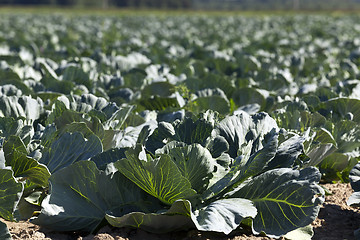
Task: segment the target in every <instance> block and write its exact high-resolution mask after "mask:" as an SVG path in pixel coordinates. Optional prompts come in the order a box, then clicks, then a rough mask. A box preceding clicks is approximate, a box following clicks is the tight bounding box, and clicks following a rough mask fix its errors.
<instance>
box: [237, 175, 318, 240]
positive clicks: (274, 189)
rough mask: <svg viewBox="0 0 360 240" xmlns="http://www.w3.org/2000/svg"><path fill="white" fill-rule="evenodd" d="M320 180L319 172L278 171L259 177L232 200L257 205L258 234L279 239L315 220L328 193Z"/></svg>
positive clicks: (255, 222)
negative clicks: (241, 199)
mask: <svg viewBox="0 0 360 240" xmlns="http://www.w3.org/2000/svg"><path fill="white" fill-rule="evenodd" d="M319 180H320V173H319V171H318V170H317V169H316V168H306V169H303V170H300V171H298V170H291V169H288V168H280V169H274V170H270V171H267V172H265V173H263V174H261V175H259V176H257V177H255V178H254V179H252V180H251V181H250V182H249V183H247V184H246V185H244V186H243V187H242V188H241V189H240V190H238V191H237V192H235V193H234V194H233V195H232V196H231V197H240V198H246V199H249V200H251V201H252V202H253V203H254V204H255V206H256V208H257V210H258V214H257V216H256V217H255V219H254V221H253V231H254V233H260V232H265V233H266V234H267V235H268V236H269V237H279V236H281V235H284V234H286V233H288V232H290V231H292V230H294V229H297V228H299V227H304V226H307V225H309V224H310V223H311V222H312V221H314V220H315V218H316V217H317V215H318V212H319V210H320V205H321V204H322V203H323V201H324V198H323V197H322V196H321V195H323V194H324V190H323V189H322V188H321V187H320V186H318V185H317V184H316V182H318V181H319Z"/></svg>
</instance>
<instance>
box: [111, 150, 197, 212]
mask: <svg viewBox="0 0 360 240" xmlns="http://www.w3.org/2000/svg"><path fill="white" fill-rule="evenodd" d="M125 154H126V157H127V158H126V159H122V160H119V161H117V162H116V163H114V166H115V167H116V168H117V169H118V170H119V171H120V172H121V173H122V174H124V175H125V176H126V177H127V178H128V179H130V180H131V181H132V182H134V183H135V184H136V185H138V186H139V187H140V188H141V189H143V190H144V191H145V192H147V193H149V194H150V195H152V196H154V197H156V198H158V199H159V200H160V201H162V202H163V203H166V204H169V205H171V204H172V203H173V202H175V201H176V200H178V199H186V198H188V197H191V196H194V195H195V194H196V192H195V191H194V190H193V189H191V184H190V182H189V180H188V179H187V178H185V177H184V176H182V175H181V172H180V170H179V169H178V167H177V166H176V164H175V163H174V162H173V161H171V159H170V157H169V156H168V155H161V156H160V157H158V158H156V159H152V158H151V157H150V156H147V160H146V159H139V158H140V155H141V154H145V153H144V152H143V151H139V149H130V150H128V151H127V152H126V153H125Z"/></svg>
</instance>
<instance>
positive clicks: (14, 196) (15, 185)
mask: <svg viewBox="0 0 360 240" xmlns="http://www.w3.org/2000/svg"><path fill="white" fill-rule="evenodd" d="M0 176H1V177H0V206H1V207H0V216H1V217H3V218H4V219H6V220H9V221H12V220H13V219H14V217H13V213H14V211H15V208H16V206H17V204H18V203H19V200H20V198H21V195H22V192H23V189H24V187H23V184H22V183H19V182H17V181H16V180H15V178H14V176H13V172H12V171H11V170H8V169H0Z"/></svg>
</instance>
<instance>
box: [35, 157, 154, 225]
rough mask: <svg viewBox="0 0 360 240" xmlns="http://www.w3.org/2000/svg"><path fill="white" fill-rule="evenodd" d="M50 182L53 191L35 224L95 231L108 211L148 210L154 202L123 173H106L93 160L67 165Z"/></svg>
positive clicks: (45, 200)
mask: <svg viewBox="0 0 360 240" xmlns="http://www.w3.org/2000/svg"><path fill="white" fill-rule="evenodd" d="M49 181H50V185H51V189H50V194H49V195H48V196H47V197H46V198H45V199H44V200H43V202H42V210H41V214H40V215H39V216H38V217H37V218H35V219H34V220H33V223H35V224H39V225H41V226H44V227H47V228H50V229H52V230H56V231H85V232H93V231H95V229H96V228H97V227H98V226H99V224H100V223H101V222H102V221H103V220H104V217H105V214H106V213H112V214H115V215H119V216H121V215H124V214H127V213H129V212H132V211H145V212H147V211H148V210H147V209H148V207H149V208H151V205H153V204H154V203H152V202H151V201H149V200H147V197H146V196H145V195H144V192H142V191H141V190H140V189H139V188H138V187H137V186H136V185H134V184H132V183H131V182H130V181H128V180H127V179H126V178H125V177H124V176H122V175H121V174H120V173H118V172H117V173H115V174H114V175H113V176H111V175H106V174H105V173H104V172H102V171H99V170H98V169H97V168H96V165H95V163H93V162H91V161H81V162H78V163H74V164H72V165H71V166H69V167H66V168H63V169H61V170H59V171H57V172H56V173H54V174H52V175H51V177H50V180H49ZM147 201H148V202H147ZM155 205H156V204H155Z"/></svg>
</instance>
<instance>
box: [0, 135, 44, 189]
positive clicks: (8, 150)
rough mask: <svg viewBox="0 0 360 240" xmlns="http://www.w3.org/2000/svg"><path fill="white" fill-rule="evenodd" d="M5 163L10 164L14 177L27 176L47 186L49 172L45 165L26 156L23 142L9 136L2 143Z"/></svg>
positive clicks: (32, 180)
mask: <svg viewBox="0 0 360 240" xmlns="http://www.w3.org/2000/svg"><path fill="white" fill-rule="evenodd" d="M4 154H5V159H6V165H7V166H11V168H12V170H13V171H14V176H15V177H22V178H27V179H29V180H30V181H31V182H33V183H35V184H38V185H40V186H47V185H48V179H49V177H50V172H49V170H48V168H47V167H46V166H44V165H43V164H40V163H39V162H38V161H36V160H35V159H32V158H30V157H28V156H27V151H26V148H25V145H24V143H23V142H22V141H21V139H20V138H19V137H17V136H11V137H10V138H9V139H8V141H6V142H5V144H4Z"/></svg>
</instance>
